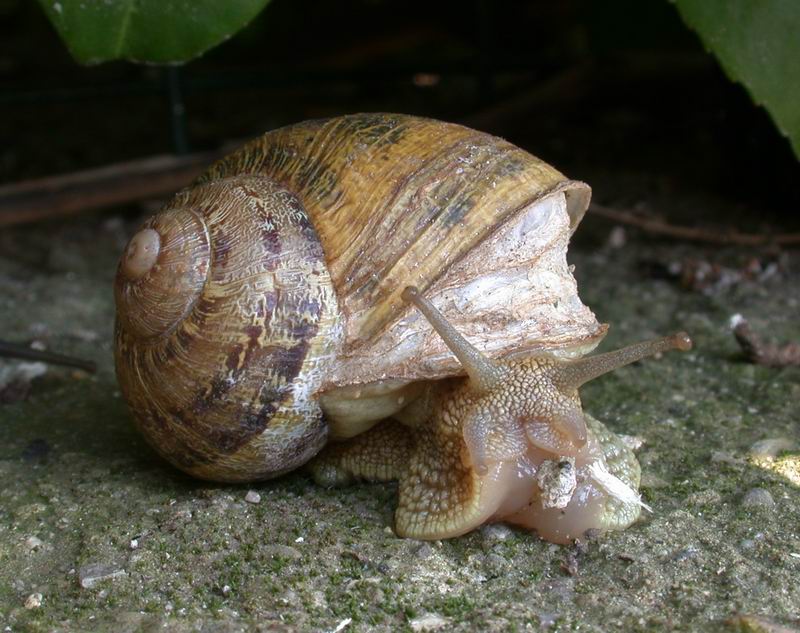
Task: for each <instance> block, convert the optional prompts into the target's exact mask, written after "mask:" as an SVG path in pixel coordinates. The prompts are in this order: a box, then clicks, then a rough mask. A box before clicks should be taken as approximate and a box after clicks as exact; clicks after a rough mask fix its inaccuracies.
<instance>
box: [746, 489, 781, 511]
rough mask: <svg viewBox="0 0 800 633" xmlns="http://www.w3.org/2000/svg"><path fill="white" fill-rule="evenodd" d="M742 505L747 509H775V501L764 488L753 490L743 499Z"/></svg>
mask: <svg viewBox="0 0 800 633" xmlns="http://www.w3.org/2000/svg"><path fill="white" fill-rule="evenodd" d="M742 505H743V506H744V507H746V508H774V507H775V499H773V498H772V495H771V494H770V493H769V491H768V490H764V488H752V489H751V490H748V491H747V493H745V495H744V497H743V498H742Z"/></svg>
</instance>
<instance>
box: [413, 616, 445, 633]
mask: <svg viewBox="0 0 800 633" xmlns="http://www.w3.org/2000/svg"><path fill="white" fill-rule="evenodd" d="M448 624H450V620H448V619H447V618H443V617H442V616H440V615H438V614H436V613H426V614H425V615H422V616H420V617H418V618H414V619H413V620H411V621H409V623H408V625H409V626H410V627H411V630H412V631H438V630H439V629H441V628H443V627H445V626H447V625H448Z"/></svg>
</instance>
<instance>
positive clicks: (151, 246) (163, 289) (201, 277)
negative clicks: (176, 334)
mask: <svg viewBox="0 0 800 633" xmlns="http://www.w3.org/2000/svg"><path fill="white" fill-rule="evenodd" d="M210 260H211V251H210V247H209V242H208V230H207V227H206V226H205V223H204V222H203V219H202V218H201V217H199V216H198V215H197V214H196V213H194V212H193V211H192V210H191V209H173V210H170V211H167V212H164V213H160V214H159V215H156V216H154V217H153V218H151V219H150V220H148V221H147V222H146V223H145V224H144V226H143V227H142V228H141V230H140V231H139V232H138V233H137V234H136V235H134V236H133V238H131V240H130V242H129V243H128V246H127V248H126V249H125V253H124V254H123V256H122V261H121V262H120V265H119V272H118V274H117V283H116V284H115V286H114V293H115V298H116V302H117V307H118V310H117V314H119V316H120V319H122V320H123V321H124V323H125V328H126V329H128V330H130V331H131V332H136V334H137V336H140V337H142V338H147V337H150V336H157V335H160V334H161V335H163V334H165V333H166V332H168V331H169V330H171V329H172V328H174V327H175V326H176V325H177V324H178V323H179V322H180V321H181V319H183V318H184V317H185V315H186V314H187V313H188V312H189V310H191V308H192V306H193V305H194V304H195V302H196V301H197V299H198V298H199V297H200V293H201V292H202V290H203V286H204V284H205V282H206V277H207V276H208V271H209V267H210Z"/></svg>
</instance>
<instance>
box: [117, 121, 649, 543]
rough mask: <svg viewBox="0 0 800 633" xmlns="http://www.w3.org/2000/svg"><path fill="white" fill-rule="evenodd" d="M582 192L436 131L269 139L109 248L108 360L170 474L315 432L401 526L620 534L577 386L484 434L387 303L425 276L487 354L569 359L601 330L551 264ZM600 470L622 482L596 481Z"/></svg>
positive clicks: (432, 342) (513, 150)
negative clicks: (569, 466) (556, 477)
mask: <svg viewBox="0 0 800 633" xmlns="http://www.w3.org/2000/svg"><path fill="white" fill-rule="evenodd" d="M588 201H589V188H588V187H587V186H586V185H584V184H583V183H579V182H574V181H570V180H568V179H566V178H565V177H564V176H563V175H562V174H561V173H559V172H558V171H557V170H555V169H553V168H552V167H550V166H549V165H547V164H546V163H544V162H542V161H541V160H539V159H537V158H535V157H534V156H532V155H530V154H528V153H527V152H524V151H523V150H521V149H519V148H517V147H515V146H513V145H511V144H510V143H508V142H506V141H503V140H502V139H498V138H496V137H493V136H490V135H487V134H483V133H480V132H476V131H474V130H470V129H468V128H464V127H461V126H458V125H453V124H448V123H442V122H439V121H433V120H429V119H420V118H415V117H408V116H403V115H387V114H364V115H352V116H347V117H340V118H336V119H329V120H322V121H309V122H305V123H300V124H297V125H293V126H289V127H287V128H282V129H279V130H275V131H273V132H270V133H268V134H265V135H264V136H262V137H261V138H259V139H256V140H254V141H253V142H251V143H249V144H247V145H246V146H244V147H243V148H242V149H241V150H239V151H237V152H235V153H233V154H232V155H230V156H229V157H227V158H225V159H223V160H222V161H220V162H219V163H217V164H216V165H214V166H212V167H211V168H210V169H209V171H208V172H207V173H206V174H205V175H204V176H203V177H201V178H200V179H199V180H198V181H197V183H195V184H194V185H193V186H192V187H190V188H188V189H186V190H184V191H181V192H179V193H178V194H177V195H176V196H175V197H174V198H173V200H171V201H170V202H169V203H168V204H167V205H166V206H165V207H164V209H162V210H161V211H160V212H159V213H158V214H157V215H155V216H154V217H152V218H150V219H149V220H147V221H146V222H145V224H144V225H143V226H142V227H141V229H140V230H139V232H138V233H137V234H136V235H135V236H134V237H133V238H132V240H131V242H130V243H129V245H128V247H127V249H126V251H125V253H124V254H123V256H122V259H121V262H120V267H119V270H118V274H117V279H116V283H115V299H116V304H117V320H116V334H115V338H116V343H115V362H116V367H117V375H118V379H119V383H120V387H121V390H122V393H123V395H124V397H125V398H126V400H127V401H128V403H129V405H130V407H131V410H132V412H133V414H134V419H135V421H136V424H137V426H138V428H139V429H140V430H141V431H142V433H143V435H144V436H145V438H146V439H147V440H148V442H149V443H150V444H151V445H152V446H153V447H154V448H155V450H156V451H157V452H158V453H159V454H160V455H162V456H163V457H164V458H165V459H167V460H169V461H170V462H171V463H172V464H174V465H175V466H177V467H178V468H180V469H182V470H184V471H185V472H187V473H190V474H192V475H194V476H196V477H200V478H204V479H211V480H218V481H254V480H261V479H267V478H270V477H275V476H278V475H280V474H282V473H285V472H288V471H290V470H293V469H295V468H298V467H299V466H301V465H303V464H306V463H307V462H309V460H311V458H312V457H313V456H314V455H316V454H317V453H318V452H319V451H320V450H321V449H322V447H323V446H325V445H326V444H327V445H328V448H327V449H326V451H325V452H324V453H323V454H322V455H321V456H320V457H318V458H317V459H316V460H315V461H314V462H313V463H312V466H311V467H312V470H313V472H314V473H315V476H316V478H317V479H318V480H319V481H321V482H323V483H341V482H343V481H348V480H351V479H353V478H364V479H372V480H388V479H399V480H400V502H399V508H398V512H397V528H398V533H400V534H402V535H408V536H415V537H418V538H441V537H445V536H453V535H456V534H461V533H464V532H466V531H468V530H469V529H472V528H473V527H474V526H475V525H478V524H480V523H482V522H484V521H487V520H496V519H499V518H503V517H505V518H507V519H508V520H510V521H512V522H517V523H520V524H523V525H527V526H529V527H532V528H534V529H537V530H540V531H541V532H542V533H543V534H545V535H546V536H547V538H551V539H552V540H556V541H558V540H561V541H563V540H568V539H569V538H573V537H574V536H575V535H576V534H578V532H579V531H580V530H581V529H583V527H584V526H586V525H588V526H590V527H599V528H603V527H610V528H617V527H624V526H625V525H627V524H629V523H630V522H632V521H633V520H635V518H636V516H637V515H638V512H639V505H638V497H636V495H635V488H636V486H637V484H638V465H637V464H636V461H635V458H633V456H632V455H631V454H630V452H629V451H627V449H625V448H624V446H623V445H622V444H621V443H620V442H619V441H618V440H617V439H616V436H613V434H611V433H610V432H608V431H607V430H606V429H605V427H602V425H600V424H599V423H595V422H594V421H590V422H586V421H585V419H584V416H583V413H582V411H581V409H580V401H579V399H578V396H577V389H572V390H569V389H568V390H567V391H566V392H564V393H562V394H561V395H560V396H558V398H556V399H555V400H553V402H556V403H557V407H556V409H557V410H556V409H553V417H552V419H551V418H546V417H545V418H541V419H536V420H529V421H528V422H525V423H523V422H524V421H523V422H520V421H519V420H518V419H517V418H516V417H513V416H512V417H511V418H509V420H511V421H510V422H504V423H502V424H500V425H499V426H498V427H497V429H494V430H493V428H492V420H493V418H492V417H491V416H489V417H480V416H479V417H478V418H474V417H473V418H471V417H470V416H471V415H472V413H470V412H474V410H475V406H477V405H476V403H480V402H481V398H484V397H486V394H485V393H483V392H482V391H481V389H482V388H481V389H478V390H477V391H476V385H478V386H479V387H480V384H482V383H481V382H480V380H478V382H476V378H475V375H473V374H474V372H472V373H471V370H470V369H469V367H467V366H466V365H464V366H462V363H463V362H464V361H463V359H462V360H459V359H460V356H459V357H458V358H457V357H456V356H454V355H453V354H452V353H451V350H453V346H452V345H451V344H450V343H448V342H447V341H446V340H445V339H443V338H442V337H441V336H440V334H441V332H440V330H439V329H438V328H436V327H435V326H433V325H431V323H430V322H429V320H430V316H429V314H426V315H425V316H423V315H422V314H421V313H420V312H419V311H418V310H415V309H413V308H412V307H411V306H409V305H408V303H407V302H406V301H404V300H403V298H402V297H401V293H403V290H404V288H406V287H407V286H410V285H413V286H416V287H418V289H419V291H418V292H419V293H420V295H424V296H426V297H428V298H429V299H430V302H431V304H430V305H431V306H435V308H431V309H432V310H435V311H437V312H438V311H441V315H443V316H442V319H443V320H445V321H447V322H448V323H452V324H453V325H454V326H456V329H457V330H458V331H459V332H461V334H463V335H464V336H466V337H467V338H468V339H469V340H470V341H471V342H472V343H474V345H475V346H476V348H477V349H480V350H481V352H477V349H476V352H475V354H478V355H481V356H482V355H483V354H484V353H485V354H486V359H487V360H486V362H487V363H489V362H494V360H496V359H499V358H506V359H511V360H513V359H521V360H519V362H520V363H522V364H523V365H524V364H525V362H528V361H526V360H525V359H529V358H536V359H539V360H537V361H536V362H535V363H534V364H536V363H540V364H542V366H551V365H552V364H553V363H556V362H561V360H560V358H561V357H563V358H570V357H577V356H580V355H582V354H584V353H585V352H587V351H589V350H591V349H592V348H593V347H594V346H595V345H597V343H598V342H599V341H600V340H601V339H602V337H603V335H604V334H605V331H606V327H605V326H603V325H601V324H599V323H597V321H596V320H595V317H594V315H593V314H592V313H591V311H590V310H589V309H588V308H586V307H585V306H584V305H583V304H582V303H581V302H580V299H579V298H578V296H577V288H576V284H575V281H574V279H573V278H572V275H571V271H570V269H569V267H568V265H567V262H566V248H567V244H568V241H569V237H570V235H571V233H572V231H574V229H575V228H576V226H577V224H578V222H579V221H580V219H581V217H582V216H583V214H584V212H585V210H586V208H587V206H588ZM434 329H436V331H434ZM545 350H546V351H547V353H546V354H545V352H544V351H545ZM514 362H517V361H514ZM531 362H532V361H531ZM626 362H627V361H626ZM465 368H466V369H467V373H470V376H469V377H463V374H464V372H465ZM548 389H549V387H548ZM548 393H550V392H549V391H548ZM553 393H555V392H553ZM559 393H561V392H559ZM564 394H566V395H564ZM517 395H518V396H519V397H520V401H521V402H523V401H525V398H527V400H528V401H534V402H535V401H537V398H538V396H536V397H532V394H530V393H527V394H526V393H522V392H521V393H519V394H517ZM515 397H516V396H515ZM559 398H560V399H559ZM545 400H547V399H545ZM545 400H542V401H545ZM547 401H548V402H549V401H550V400H547ZM498 402H499V400H498ZM558 403H561V404H564V405H565V406H566V409H565V410H564V411H562V410H561V409H558V407H560V406H561V404H558ZM565 403H566V404H565ZM346 438H351V439H349V440H348V441H346V442H341V443H340V442H331V440H344V439H346ZM484 457H485V458H486V459H484ZM565 457H566V458H568V459H570V460H572V462H574V468H575V469H576V475H577V479H576V481H577V482H578V483H577V486H578V487H577V488H576V489H575V494H572V493H570V495H571V497H570V499H569V504H571V505H569V504H568V505H567V506H566V507H564V508H559V514H558V516H559V517H560V516H567V517H570V518H569V520H568V521H566V520H564V519H558V517H556V519H557V520H556V521H555V524H556V526H555V527H553V528H551V527H549V523H548V521H547V520H546V517H547V516H548V515H547V513H544V514H543V515H542V516H543V517H545V518H541V519H539V518H536V517H538V516H539V513H535V514H536V517H533V518H532V516H533V515H532V514H531V511H530V508H531V507H533V506H534V505H536V504H537V503H539V505H542V503H541V502H540V501H537V495H539V494H540V493H541V494H544V493H547V494H549V492H548V486H549V485H550V484H542V483H541V482H540V481H539V480H540V479H541V473H543V472H545V471H546V470H547V469H548V468H549V466H548V465H552V463H558V462H560V461H561V460H562V458H565ZM598 469H599V470H598ZM598 472H600V473H601V474H602V473H603V472H604V473H607V474H610V476H611V477H612V479H608V478H607V477H606V480H605V484H606V488H608V486H609V481H611V482H612V483H614V482H617V483H622V484H623V488H625V487H627V488H626V489H627V490H629V492H630V494H631V495H633V496H631V497H629V498H627V497H626V498H625V499H624V501H619V499H618V498H617V497H615V495H614V494H607V493H608V490H606V489H602V490H601V488H602V486H601V485H600V484H598V482H597V481H595V480H594V479H592V478H593V477H594V478H595V479H596V478H597V477H600V478H601V479H602V478H603V477H605V475H603V476H602V477H601V476H600V475H597V473H598ZM537 473H538V474H537ZM593 482H594V483H593ZM615 485H616V484H615ZM598 486H599V487H598ZM612 487H613V486H612ZM580 491H583V492H580ZM579 492H580V494H578V493H579ZM595 493H596V494H595ZM570 495H567V496H570ZM580 495H583V496H580ZM565 499H566V497H565ZM584 500H585V501H586V502H587V503H584ZM544 505H547V503H545V504H544ZM551 505H552V504H551ZM562 505H563V504H562ZM562 510H563V511H562ZM573 519H574V520H573ZM567 524H569V525H567ZM573 525H574V527H573Z"/></svg>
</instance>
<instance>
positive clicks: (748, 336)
mask: <svg viewBox="0 0 800 633" xmlns="http://www.w3.org/2000/svg"><path fill="white" fill-rule="evenodd" d="M731 328H732V329H733V335H734V336H735V337H736V342H737V343H739V346H740V347H741V348H742V352H744V355H745V356H746V357H747V359H748V360H749V361H750V362H753V363H756V364H757V365H765V366H767V367H788V366H790V365H800V344H798V343H787V344H786V345H780V346H779V345H770V344H768V343H764V342H763V341H762V340H761V338H760V337H759V336H758V335H757V334H755V333H754V332H753V330H752V329H751V328H750V324H749V323H748V322H747V319H745V318H744V317H743V316H742V315H741V314H735V315H734V316H733V317H732V318H731Z"/></svg>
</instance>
